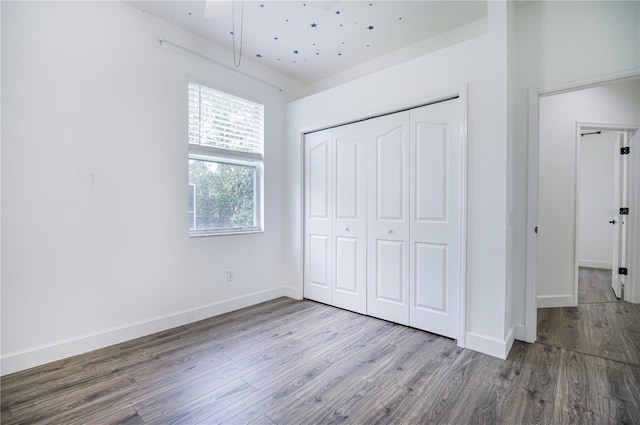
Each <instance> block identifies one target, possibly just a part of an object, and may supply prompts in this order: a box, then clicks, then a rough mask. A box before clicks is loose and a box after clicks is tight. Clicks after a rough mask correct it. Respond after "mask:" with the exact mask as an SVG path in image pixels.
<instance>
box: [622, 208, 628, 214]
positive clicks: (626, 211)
mask: <svg viewBox="0 0 640 425" xmlns="http://www.w3.org/2000/svg"><path fill="white" fill-rule="evenodd" d="M620 215H629V208H620Z"/></svg>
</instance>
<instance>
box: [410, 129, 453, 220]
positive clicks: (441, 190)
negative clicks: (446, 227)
mask: <svg viewBox="0 0 640 425" xmlns="http://www.w3.org/2000/svg"><path fill="white" fill-rule="evenodd" d="M415 129H416V158H415V161H416V163H417V164H419V166H417V167H416V174H415V175H416V182H415V188H416V189H415V191H416V193H415V197H416V199H415V207H416V220H417V221H446V220H447V193H448V192H447V191H448V189H447V186H448V182H447V139H448V138H447V125H446V124H431V123H424V122H422V123H417V124H416V127H415Z"/></svg>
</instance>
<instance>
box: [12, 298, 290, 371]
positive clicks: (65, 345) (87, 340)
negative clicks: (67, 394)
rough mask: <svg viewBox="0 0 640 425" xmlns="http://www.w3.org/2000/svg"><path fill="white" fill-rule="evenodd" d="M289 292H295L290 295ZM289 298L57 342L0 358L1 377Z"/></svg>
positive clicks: (203, 310) (240, 302) (234, 303)
mask: <svg viewBox="0 0 640 425" xmlns="http://www.w3.org/2000/svg"><path fill="white" fill-rule="evenodd" d="M292 289H293V290H294V291H293V292H292ZM290 294H294V295H295V288H289V287H284V286H283V287H279V288H273V289H268V290H265V291H260V292H254V293H252V294H248V295H245V296H242V297H237V298H232V299H229V300H224V301H219V302H216V303H212V304H207V305H204V306H201V307H196V308H193V309H189V310H184V311H180V312H177V313H173V314H168V315H165V316H160V317H155V318H153V319H149V320H145V321H141V322H137V323H131V324H129V325H126V326H121V327H117V328H112V329H107V330H105V331H101V332H95V333H92V334H88V335H83V336H80V337H77V338H71V339H67V340H62V341H56V342H54V343H51V344H47V345H42V346H39V347H33V348H30V349H27V350H22V351H18V352H13V353H9V354H6V355H4V356H2V358H1V359H0V365H1V370H0V376H4V375H7V374H9V373H14V372H18V371H21V370H24V369H28V368H31V367H35V366H40V365H43V364H46V363H50V362H53V361H56V360H60V359H64V358H67V357H71V356H75V355H77V354H82V353H86V352H89V351H92V350H97V349H99V348H104V347H108V346H110V345H113V344H118V343H120V342H124V341H129V340H131V339H134V338H139V337H142V336H146V335H150V334H153V333H156V332H160V331H164V330H167V329H171V328H174V327H176V326H182V325H186V324H188V323H192V322H197V321H198V320H202V319H207V318H209V317H214V316H217V315H220V314H224V313H228V312H230V311H234V310H238V309H241V308H244V307H249V306H252V305H255V304H259V303H261V302H265V301H269V300H272V299H275V298H279V297H283V296H286V297H290V298H295V297H292V296H291V295H290Z"/></svg>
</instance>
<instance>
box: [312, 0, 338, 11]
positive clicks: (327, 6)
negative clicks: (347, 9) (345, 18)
mask: <svg viewBox="0 0 640 425" xmlns="http://www.w3.org/2000/svg"><path fill="white" fill-rule="evenodd" d="M336 3H338V2H337V1H325V0H321V1H314V2H312V4H314V5H316V6H318V7H319V8H320V9H324V10H327V11H328V10H331V9H333V6H335V5H336Z"/></svg>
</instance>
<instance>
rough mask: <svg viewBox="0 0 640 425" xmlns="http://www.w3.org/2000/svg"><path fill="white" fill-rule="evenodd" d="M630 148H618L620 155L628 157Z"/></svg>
mask: <svg viewBox="0 0 640 425" xmlns="http://www.w3.org/2000/svg"><path fill="white" fill-rule="evenodd" d="M630 150H631V148H630V147H629V146H625V147H624V148H620V155H629V151H630Z"/></svg>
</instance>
